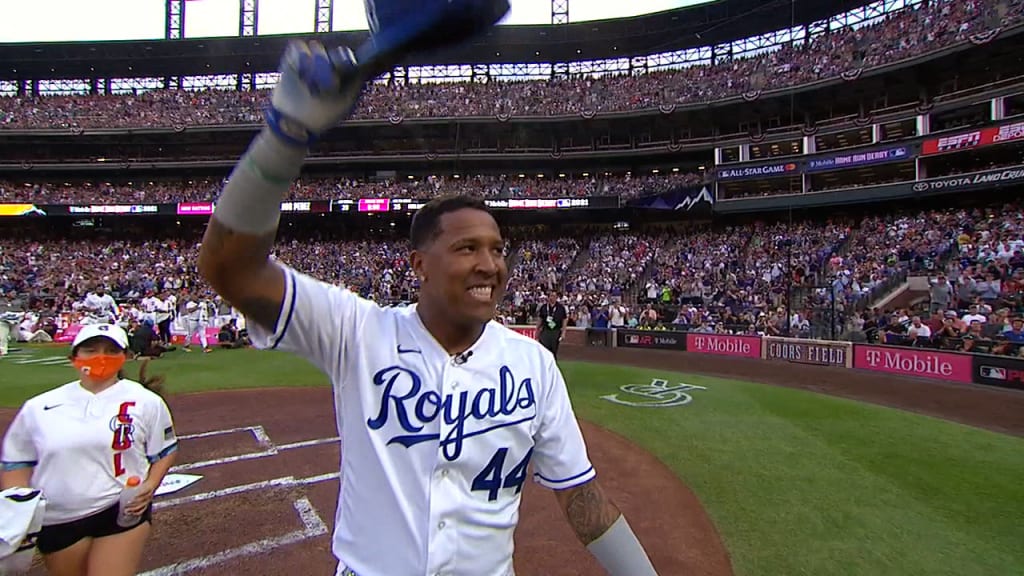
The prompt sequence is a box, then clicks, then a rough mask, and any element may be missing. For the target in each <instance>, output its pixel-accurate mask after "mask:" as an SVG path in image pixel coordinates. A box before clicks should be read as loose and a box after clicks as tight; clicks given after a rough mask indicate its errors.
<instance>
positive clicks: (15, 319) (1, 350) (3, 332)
mask: <svg viewBox="0 0 1024 576" xmlns="http://www.w3.org/2000/svg"><path fill="white" fill-rule="evenodd" d="M24 317H25V313H24V312H23V311H22V310H21V306H20V305H18V304H16V303H15V299H14V294H13V291H12V293H11V294H10V295H4V294H3V292H2V291H0V358H3V357H4V356H6V355H7V353H8V351H9V350H10V348H9V346H10V342H11V340H15V336H16V333H15V327H16V326H17V325H18V323H19V322H21V321H22V320H23V319H24Z"/></svg>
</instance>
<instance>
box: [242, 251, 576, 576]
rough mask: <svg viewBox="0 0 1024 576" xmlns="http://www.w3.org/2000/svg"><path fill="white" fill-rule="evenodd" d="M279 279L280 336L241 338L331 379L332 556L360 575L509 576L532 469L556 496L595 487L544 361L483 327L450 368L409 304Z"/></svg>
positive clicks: (561, 386) (255, 330)
mask: <svg viewBox="0 0 1024 576" xmlns="http://www.w3.org/2000/svg"><path fill="white" fill-rule="evenodd" d="M286 276H287V281H286V290H285V297H284V306H283V309H282V311H281V315H280V319H279V321H278V326H277V330H276V332H275V333H273V334H270V333H268V332H267V331H265V330H262V329H260V328H259V327H257V326H254V325H253V324H252V323H250V335H252V336H253V342H254V344H256V346H258V347H260V348H272V349H273V348H276V349H280V350H286V351H291V352H295V353H297V354H299V355H301V356H303V357H305V358H307V359H308V360H310V361H311V362H313V363H314V364H315V365H316V366H317V367H319V368H320V369H321V370H323V371H324V372H325V373H326V374H327V375H328V376H330V379H331V383H332V385H333V387H334V398H335V410H336V415H337V425H338V431H339V435H340V436H341V439H342V444H343V448H342V461H341V479H340V494H339V500H338V510H337V513H336V523H335V525H336V527H335V533H334V542H333V550H334V554H335V556H337V557H338V559H339V560H340V561H341V563H342V564H343V565H344V566H347V567H348V568H350V569H351V570H352V571H354V572H355V573H357V574H359V575H360V576H383V575H393V574H422V575H427V574H446V575H451V576H462V575H465V576H504V575H508V574H512V548H513V532H514V529H515V526H516V524H517V521H518V517H519V503H520V495H521V491H522V488H523V484H524V482H525V481H526V476H527V469H528V466H529V465H530V464H531V463H532V465H533V467H534V471H535V473H534V478H535V480H536V481H537V482H539V483H540V484H542V485H544V486H546V487H548V488H552V489H565V488H571V487H573V486H577V485H580V484H583V483H585V482H588V481H590V480H591V479H593V478H594V476H595V473H594V469H593V467H592V466H591V464H590V461H589V459H588V456H587V451H586V446H585V444H584V441H583V436H582V434H581V433H580V429H579V426H578V424H577V422H576V418H575V415H574V413H573V410H572V406H571V404H570V403H569V396H568V392H567V390H566V387H565V382H564V380H563V378H562V375H561V372H560V371H559V369H558V366H557V365H556V364H555V361H554V358H553V357H552V355H551V353H550V352H548V351H547V350H545V349H544V348H543V347H541V346H540V344H539V343H537V342H536V341H534V340H532V339H529V338H526V337H524V336H522V335H520V334H517V333H516V332H514V331H512V330H509V329H507V328H505V327H504V326H501V325H500V324H498V323H496V322H491V323H489V324H487V325H486V327H485V329H484V331H483V334H482V335H481V336H480V338H479V339H478V340H477V342H476V343H475V344H474V345H473V346H472V347H471V348H470V349H469V350H467V351H466V352H464V353H463V354H460V355H458V356H455V357H453V356H451V355H450V354H449V353H448V352H447V351H446V350H444V349H443V348H442V347H441V345H440V344H439V343H438V342H437V341H436V340H435V339H434V338H433V336H431V334H430V333H429V332H428V331H427V329H426V328H425V327H424V326H423V324H422V323H421V322H420V319H419V316H418V314H417V312H416V306H415V305H413V306H409V307H406V308H382V307H380V306H378V305H377V304H375V303H373V302H370V301H368V300H365V299H362V298H360V297H358V296H357V295H355V294H354V293H352V292H350V291H348V290H346V289H344V288H340V287H337V286H332V285H329V284H326V283H322V282H319V281H317V280H314V279H312V278H310V277H309V276H306V275H304V274H301V273H299V272H297V271H295V270H292V269H286Z"/></svg>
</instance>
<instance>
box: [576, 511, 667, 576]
mask: <svg viewBox="0 0 1024 576" xmlns="http://www.w3.org/2000/svg"><path fill="white" fill-rule="evenodd" d="M587 550H590V553H591V554H593V555H594V557H595V558H597V561H598V562H600V563H601V566H604V569H605V570H607V571H608V574H610V575H611V576H658V573H657V572H655V571H654V566H653V565H652V564H651V560H650V559H649V558H648V557H647V552H644V548H643V546H641V545H640V541H639V540H637V539H636V535H635V534H633V530H632V529H631V528H630V527H629V523H628V522H626V517H625V516H619V519H618V520H616V521H615V523H614V524H612V525H611V527H610V528H608V530H606V531H605V533H604V534H602V535H601V536H600V537H599V538H598V539H597V540H594V541H593V542H591V543H590V544H588V545H587Z"/></svg>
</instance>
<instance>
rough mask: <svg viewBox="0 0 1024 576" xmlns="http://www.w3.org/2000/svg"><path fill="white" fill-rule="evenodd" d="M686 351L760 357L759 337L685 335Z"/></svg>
mask: <svg viewBox="0 0 1024 576" xmlns="http://www.w3.org/2000/svg"><path fill="white" fill-rule="evenodd" d="M686 350H687V351H689V352H697V353H699V354H720V355H722V356H742V357H744V358H760V357H761V337H760V336H729V335H728V334H692V333H691V334H687V335H686Z"/></svg>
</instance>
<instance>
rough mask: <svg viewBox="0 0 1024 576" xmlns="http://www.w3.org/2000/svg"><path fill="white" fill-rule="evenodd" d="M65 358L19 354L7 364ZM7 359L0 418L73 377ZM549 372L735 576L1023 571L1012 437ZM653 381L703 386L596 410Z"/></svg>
mask: <svg viewBox="0 0 1024 576" xmlns="http://www.w3.org/2000/svg"><path fill="white" fill-rule="evenodd" d="M64 350H66V349H65V348H52V349H45V348H44V349H33V350H32V354H33V356H25V357H21V359H22V360H21V361H27V360H32V359H36V360H39V359H41V358H46V357H50V356H59V355H60V354H62V353H63V352H64ZM8 360H11V359H8ZM8 360H5V361H2V362H0V404H2V405H4V406H17V405H18V404H19V403H20V402H22V401H23V400H24V399H26V398H28V397H29V396H31V395H33V394H36V393H38V392H41V391H43V390H45V389H47V388H50V387H53V386H55V385H57V384H60V383H63V382H66V381H68V380H70V379H72V378H73V373H72V372H71V370H70V368H68V367H67V366H47V365H39V364H38V363H36V364H17V362H18V360H17V359H14V362H9V361H8ZM153 369H154V370H155V371H159V372H162V373H166V374H167V375H168V378H169V382H168V388H169V392H171V393H175V392H194V391H200V390H209V389H224V388H246V387H256V386H307V385H323V384H324V383H325V379H324V377H323V376H322V375H320V374H319V373H318V372H316V371H315V370H314V369H313V368H312V367H310V366H309V365H307V364H306V363H305V362H302V361H301V360H296V359H295V358H294V357H292V356H289V355H285V354H272V353H260V352H256V351H251V350H239V351H225V352H218V353H216V354H213V355H202V354H200V353H197V352H193V353H192V354H185V353H183V352H175V353H173V354H171V355H170V357H168V358H165V359H161V360H159V361H157V362H155V363H154V364H153ZM563 369H564V371H565V375H566V379H567V381H568V383H569V387H570V391H571V394H572V398H573V402H574V405H575V407H576V410H577V412H578V414H579V415H580V417H582V418H585V419H587V420H590V421H592V422H597V423H599V424H602V425H604V426H606V427H608V428H610V429H612V430H615V431H616V432H619V433H621V434H623V435H625V436H627V437H629V438H631V439H632V440H633V441H635V442H637V443H638V444H640V445H642V446H644V447H646V448H647V449H648V450H650V451H651V452H653V453H654V454H655V455H656V456H658V458H660V459H661V460H662V461H663V462H665V463H666V464H667V465H668V466H669V467H671V468H672V469H673V470H675V471H676V472H677V473H678V474H679V476H680V478H681V479H682V480H683V481H684V482H685V483H686V484H687V485H688V486H690V487H691V488H692V489H693V490H694V491H695V492H696V493H697V495H698V496H699V497H700V499H701V501H702V502H703V503H704V505H705V507H706V508H707V510H708V512H709V513H710V515H711V517H712V519H713V520H714V522H715V524H716V526H717V527H718V529H719V531H720V533H721V534H722V537H723V539H724V541H725V544H726V547H727V548H728V550H729V552H730V554H731V556H732V560H733V564H734V567H735V569H736V573H737V574H738V575H740V576H797V575H814V576H823V575H827V576H839V575H857V576H910V575H917V574H921V575H925V574H927V575H929V576H934V575H945V574H948V575H957V576H1004V575H1005V576H1009V575H1012V574H1024V545H1022V543H1024V520H1022V519H1024V440H1021V439H1019V438H1014V437H1009V436H1004V435H1000V434H995V433H991V432H986V431H982V430H978V429H974V428H970V427H966V426H962V425H958V424H954V423H949V422H945V421H941V420H937V419H933V418H928V417H925V416H920V415H916V414H909V413H905V412H901V411H898V410H892V409H888V408H883V407H877V406H871V405H865V404H860V403H856V402H852V401H848V400H843V399H838V398H831V397H826V396H821V395H817V394H813V393H809V392H803V391H798V390H791V389H785V388H776V387H771V386H763V385H758V384H751V383H745V382H737V381H730V380H722V379H717V378H707V377H701V376H693V375H680V374H671V373H668V372H664V371H657V370H642V369H636V368H626V367H616V366H604V365H602V366H597V365H590V364H583V363H571V362H567V363H564V364H563ZM134 371H135V368H133V367H131V365H129V375H132V374H133V373H134ZM654 377H658V378H665V379H668V380H669V383H671V384H674V383H686V384H692V385H699V386H704V387H706V388H707V389H706V390H695V391H693V392H691V395H692V396H693V402H692V403H690V404H689V405H686V406H676V407H670V408H638V407H628V406H621V405H617V404H613V403H611V402H608V401H606V400H603V399H601V396H604V395H608V394H613V393H619V394H620V396H622V397H623V398H625V397H626V396H628V395H623V394H622V393H621V391H620V390H619V387H620V386H623V385H627V384H648V383H649V382H650V380H651V378H654ZM631 399H633V400H643V399H642V398H639V397H634V398H631ZM651 498H657V494H652V495H651ZM679 546H680V547H685V546H687V543H686V542H680V543H679ZM666 576H676V575H666Z"/></svg>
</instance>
